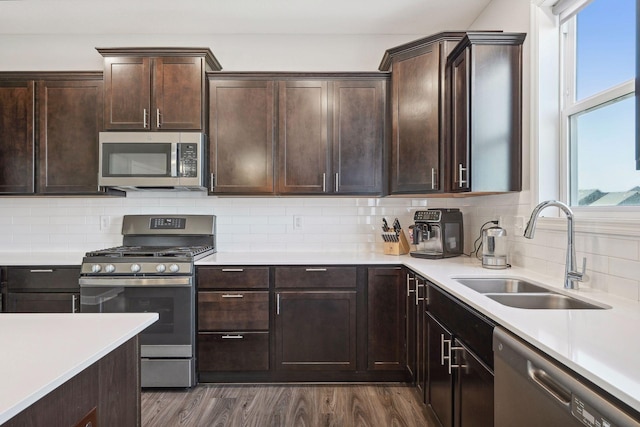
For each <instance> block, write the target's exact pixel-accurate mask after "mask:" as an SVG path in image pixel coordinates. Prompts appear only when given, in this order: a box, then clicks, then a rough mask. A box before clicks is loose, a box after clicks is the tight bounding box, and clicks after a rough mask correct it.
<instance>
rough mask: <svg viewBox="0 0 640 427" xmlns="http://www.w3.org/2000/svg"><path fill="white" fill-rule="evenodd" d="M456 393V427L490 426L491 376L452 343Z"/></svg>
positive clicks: (460, 345)
mask: <svg viewBox="0 0 640 427" xmlns="http://www.w3.org/2000/svg"><path fill="white" fill-rule="evenodd" d="M454 345H455V348H458V349H459V350H456V351H455V358H456V360H455V364H456V365H457V366H458V368H456V376H457V380H456V393H455V399H454V413H455V418H456V422H455V425H456V426H459V427H493V418H494V417H493V413H494V410H493V373H492V372H491V370H490V369H489V368H488V367H487V366H485V365H484V364H483V363H482V362H481V361H480V360H479V359H478V358H477V357H476V356H475V355H474V354H473V353H472V352H471V351H469V350H468V349H467V348H465V347H464V346H462V344H461V343H460V342H459V341H458V340H455V344H454Z"/></svg>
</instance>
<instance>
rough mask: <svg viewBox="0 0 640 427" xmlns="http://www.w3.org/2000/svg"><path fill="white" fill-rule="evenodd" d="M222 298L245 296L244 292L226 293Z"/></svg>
mask: <svg viewBox="0 0 640 427" xmlns="http://www.w3.org/2000/svg"><path fill="white" fill-rule="evenodd" d="M222 298H244V295H242V294H224V295H222Z"/></svg>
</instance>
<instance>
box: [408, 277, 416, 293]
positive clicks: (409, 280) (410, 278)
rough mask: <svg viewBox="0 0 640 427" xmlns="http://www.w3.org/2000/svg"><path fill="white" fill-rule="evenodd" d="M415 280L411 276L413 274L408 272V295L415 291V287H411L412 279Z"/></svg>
mask: <svg viewBox="0 0 640 427" xmlns="http://www.w3.org/2000/svg"><path fill="white" fill-rule="evenodd" d="M412 280H415V278H413V277H411V275H410V274H409V273H407V295H409V294H410V293H412V292H415V290H414V289H411V284H410V283H411V281H412Z"/></svg>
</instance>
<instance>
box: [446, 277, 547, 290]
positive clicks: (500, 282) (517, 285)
mask: <svg viewBox="0 0 640 427" xmlns="http://www.w3.org/2000/svg"><path fill="white" fill-rule="evenodd" d="M455 280H456V281H457V282H458V283H461V284H463V285H465V286H466V287H468V288H471V289H473V290H474V291H476V292H480V293H481V294H495V293H509V294H511V293H518V294H520V293H529V292H538V293H539V292H551V291H550V290H549V289H547V288H543V287H542V286H538V285H534V284H533V283H531V282H527V281H526V280H522V279H514V278H511V277H474V278H466V279H455Z"/></svg>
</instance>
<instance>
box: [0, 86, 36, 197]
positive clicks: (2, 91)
mask: <svg viewBox="0 0 640 427" xmlns="http://www.w3.org/2000/svg"><path fill="white" fill-rule="evenodd" d="M33 120H34V83H33V82H32V81H23V82H3V81H0V193H33V192H34V180H33V176H34V161H33V156H34V147H33V145H34V126H33Z"/></svg>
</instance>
